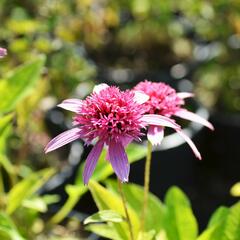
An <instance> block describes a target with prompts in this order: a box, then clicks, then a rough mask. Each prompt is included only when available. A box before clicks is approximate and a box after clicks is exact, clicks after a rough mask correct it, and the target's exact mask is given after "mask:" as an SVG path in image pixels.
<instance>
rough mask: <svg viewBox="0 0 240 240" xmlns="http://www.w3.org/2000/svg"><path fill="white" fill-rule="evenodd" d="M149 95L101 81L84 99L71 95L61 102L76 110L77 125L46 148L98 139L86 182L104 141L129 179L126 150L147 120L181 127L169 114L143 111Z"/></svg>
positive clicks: (119, 170)
mask: <svg viewBox="0 0 240 240" xmlns="http://www.w3.org/2000/svg"><path fill="white" fill-rule="evenodd" d="M147 99H148V96H146V95H145V94H143V93H140V92H133V91H125V92H123V91H120V90H119V89H118V88H117V87H109V86H108V85H106V84H100V85H98V86H96V87H95V89H94V91H93V93H92V94H91V95H90V96H88V97H87V98H86V99H85V100H78V99H68V100H65V101H63V102H62V103H61V104H59V105H58V106H59V107H61V108H64V109H67V110H70V111H73V112H75V113H76V115H75V116H74V118H73V120H74V121H73V125H74V128H73V129H71V130H68V131H66V132H63V133H62V134H60V135H58V136H57V137H55V138H54V139H52V140H51V141H50V142H49V143H48V145H47V146H46V148H45V152H46V153H47V152H50V151H53V150H55V149H57V148H59V147H61V146H63V145H65V144H67V143H69V142H72V141H74V140H76V139H78V138H82V139H84V141H85V142H86V144H91V143H93V142H96V144H95V145H94V147H93V148H92V150H91V152H90V153H89V155H88V157H87V159H86V164H85V168H84V172H83V180H84V184H87V183H88V181H89V179H90V177H91V175H92V173H93V171H94V169H95V166H96V163H97V161H98V158H99V156H100V154H101V152H102V149H103V147H104V145H106V146H107V148H108V151H107V160H109V162H110V163H111V165H112V167H113V169H114V171H115V173H116V175H117V176H118V178H119V179H120V180H121V181H122V182H126V181H128V176H129V170H130V166H129V163H128V158H127V154H126V152H125V150H124V148H125V147H126V145H128V144H129V143H130V142H131V141H133V140H140V137H141V136H142V133H141V129H142V128H144V127H145V126H146V125H147V124H148V123H150V124H152V123H154V124H155V125H158V126H168V127H172V128H176V129H179V126H178V125H177V124H176V123H175V122H174V121H172V120H171V119H167V118H166V117H164V116H163V117H162V116H158V115H152V114H148V115H143V114H144V113H145V108H144V106H143V105H142V103H144V102H145V101H147Z"/></svg>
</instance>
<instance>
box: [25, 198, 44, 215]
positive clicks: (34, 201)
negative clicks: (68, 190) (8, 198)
mask: <svg viewBox="0 0 240 240" xmlns="http://www.w3.org/2000/svg"><path fill="white" fill-rule="evenodd" d="M22 206H23V207H25V208H30V209H33V210H36V211H38V212H42V213H44V212H46V211H47V204H46V203H45V202H44V201H43V199H41V198H40V197H34V198H30V199H24V200H23V202H22Z"/></svg>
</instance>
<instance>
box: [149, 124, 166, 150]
mask: <svg viewBox="0 0 240 240" xmlns="http://www.w3.org/2000/svg"><path fill="white" fill-rule="evenodd" d="M163 136H164V128H163V127H159V126H154V125H151V126H149V128H148V133H147V138H148V140H149V141H150V142H151V144H152V145H153V146H157V145H160V144H161V142H162V140H163Z"/></svg>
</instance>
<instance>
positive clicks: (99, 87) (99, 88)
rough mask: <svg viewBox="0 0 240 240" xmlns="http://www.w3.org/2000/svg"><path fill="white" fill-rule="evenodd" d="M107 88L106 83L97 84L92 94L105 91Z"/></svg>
mask: <svg viewBox="0 0 240 240" xmlns="http://www.w3.org/2000/svg"><path fill="white" fill-rule="evenodd" d="M108 87H109V86H108V85H107V84H106V83H101V84H98V85H96V86H95V87H94V88H93V92H94V93H99V92H101V91H102V90H103V89H106V88H108Z"/></svg>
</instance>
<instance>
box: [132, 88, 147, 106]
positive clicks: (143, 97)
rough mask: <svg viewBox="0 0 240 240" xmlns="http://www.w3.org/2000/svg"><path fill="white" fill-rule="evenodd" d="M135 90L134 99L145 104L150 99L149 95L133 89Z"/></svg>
mask: <svg viewBox="0 0 240 240" xmlns="http://www.w3.org/2000/svg"><path fill="white" fill-rule="evenodd" d="M133 92H134V100H135V102H137V103H139V104H143V103H145V102H147V101H148V99H149V96H148V95H147V94H145V93H144V92H141V91H133Z"/></svg>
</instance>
